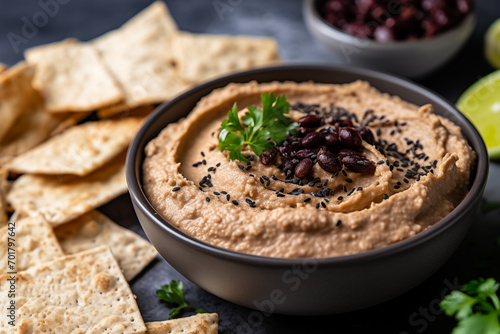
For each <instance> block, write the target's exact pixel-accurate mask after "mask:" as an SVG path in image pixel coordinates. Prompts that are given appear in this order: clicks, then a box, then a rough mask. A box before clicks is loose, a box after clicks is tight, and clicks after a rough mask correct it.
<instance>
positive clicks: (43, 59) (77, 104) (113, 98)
mask: <svg viewBox="0 0 500 334" xmlns="http://www.w3.org/2000/svg"><path fill="white" fill-rule="evenodd" d="M25 57H26V60H27V61H28V62H29V63H30V64H34V65H35V66H36V72H35V77H34V79H33V85H34V87H35V88H37V89H38V90H40V91H41V92H42V95H43V97H44V98H45V103H46V109H47V110H48V111H49V112H89V111H93V110H96V109H99V108H103V107H106V106H109V105H113V104H116V103H119V102H120V101H122V100H123V93H122V91H121V89H120V88H119V87H118V85H117V84H116V82H115V80H114V79H113V77H112V75H111V74H110V73H109V71H108V70H107V68H106V67H105V66H104V64H103V63H102V60H101V58H100V57H99V54H98V52H97V50H96V49H95V48H94V46H93V45H91V44H88V43H80V42H79V41H77V40H75V39H66V40H64V41H61V42H56V43H51V44H46V45H43V46H38V47H34V48H31V49H28V50H26V52H25Z"/></svg>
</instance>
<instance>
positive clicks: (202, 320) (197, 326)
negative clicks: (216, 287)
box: [146, 313, 219, 334]
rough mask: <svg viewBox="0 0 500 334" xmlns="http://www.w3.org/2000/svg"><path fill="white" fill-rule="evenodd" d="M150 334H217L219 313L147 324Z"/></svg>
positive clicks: (200, 314) (201, 314)
mask: <svg viewBox="0 0 500 334" xmlns="http://www.w3.org/2000/svg"><path fill="white" fill-rule="evenodd" d="M146 327H147V329H148V331H147V333H148V334H174V333H182V334H217V333H218V330H219V316H218V315H217V313H199V314H196V315H193V316H190V317H185V318H179V319H172V320H166V321H158V322H148V323H146Z"/></svg>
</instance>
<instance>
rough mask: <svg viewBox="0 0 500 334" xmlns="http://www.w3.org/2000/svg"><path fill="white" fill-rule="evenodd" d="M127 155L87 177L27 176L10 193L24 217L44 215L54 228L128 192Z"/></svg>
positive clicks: (16, 207)
mask: <svg viewBox="0 0 500 334" xmlns="http://www.w3.org/2000/svg"><path fill="white" fill-rule="evenodd" d="M125 154H126V152H123V153H121V154H120V155H119V156H118V157H116V158H114V159H113V161H111V162H110V163H108V164H106V165H105V166H104V167H102V168H100V169H98V170H96V171H95V172H93V173H91V174H89V175H87V176H85V177H76V176H68V175H66V176H52V175H32V174H24V175H22V176H21V177H19V178H18V179H17V180H16V181H14V183H13V184H12V187H11V189H10V191H9V193H8V194H7V202H8V203H9V204H10V205H11V206H12V207H13V208H14V210H16V211H18V212H19V213H21V214H24V215H26V216H30V217H31V216H36V215H37V214H41V215H42V216H43V218H44V219H45V220H46V221H48V222H49V223H50V224H51V225H52V226H57V225H60V224H64V223H66V222H68V221H70V220H73V219H75V218H76V217H78V216H80V215H82V214H84V213H86V212H89V211H90V210H92V209H94V208H97V207H99V206H101V205H103V204H105V203H107V202H109V201H111V200H112V199H114V198H116V197H118V196H119V195H122V194H124V193H126V192H127V183H126V181H125V166H124V163H125Z"/></svg>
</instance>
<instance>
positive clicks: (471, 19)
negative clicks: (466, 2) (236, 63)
mask: <svg viewBox="0 0 500 334" xmlns="http://www.w3.org/2000/svg"><path fill="white" fill-rule="evenodd" d="M318 1H320V0H304V4H303V12H304V15H305V16H306V19H307V17H310V19H311V20H312V21H314V23H316V24H317V25H316V26H315V28H316V29H317V30H319V31H320V32H321V33H322V34H323V35H326V36H328V37H330V38H332V39H336V40H339V41H340V42H343V43H346V44H347V43H348V44H352V43H354V44H357V45H362V46H363V47H371V48H378V49H388V50H390V51H391V52H392V51H393V50H394V49H395V48H401V47H416V46H420V45H422V43H437V44H440V43H442V42H443V41H444V40H445V39H447V38H448V37H449V36H450V35H452V34H454V33H456V32H457V31H460V30H461V29H464V28H465V27H467V26H472V28H473V27H474V26H475V23H476V14H475V7H473V8H472V10H471V11H470V12H469V13H467V14H466V15H465V16H464V17H463V18H462V20H461V22H460V23H459V24H457V25H456V26H455V27H453V28H451V29H448V30H446V31H444V32H442V33H439V34H437V35H434V36H431V37H426V38H420V39H416V40H403V41H392V42H378V41H376V40H373V39H369V38H361V37H358V36H354V35H350V34H348V33H346V32H343V31H341V30H339V29H338V28H336V27H333V26H332V25H330V24H329V23H328V22H327V21H326V20H325V19H324V18H323V17H322V16H321V15H320V13H318V11H317V9H316V3H317V2H318ZM472 30H473V29H471V32H472ZM444 45H446V44H444Z"/></svg>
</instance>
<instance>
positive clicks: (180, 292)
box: [156, 281, 206, 319]
mask: <svg viewBox="0 0 500 334" xmlns="http://www.w3.org/2000/svg"><path fill="white" fill-rule="evenodd" d="M156 296H157V297H158V299H160V300H163V301H164V302H167V303H170V304H176V305H178V306H177V307H175V308H174V309H173V310H172V311H171V312H170V314H169V315H168V318H169V319H171V318H173V317H175V316H177V315H178V314H179V313H180V312H181V311H182V310H183V309H190V310H194V312H195V313H205V312H206V311H205V310H204V309H202V308H198V309H196V308H194V307H193V306H191V305H189V304H188V303H187V302H186V300H185V299H184V286H183V284H182V282H181V281H172V282H170V284H167V285H164V286H162V287H161V289H160V290H157V291H156Z"/></svg>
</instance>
